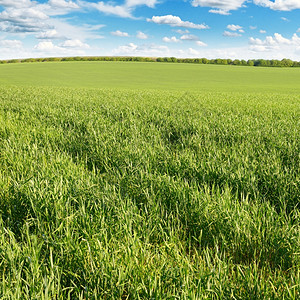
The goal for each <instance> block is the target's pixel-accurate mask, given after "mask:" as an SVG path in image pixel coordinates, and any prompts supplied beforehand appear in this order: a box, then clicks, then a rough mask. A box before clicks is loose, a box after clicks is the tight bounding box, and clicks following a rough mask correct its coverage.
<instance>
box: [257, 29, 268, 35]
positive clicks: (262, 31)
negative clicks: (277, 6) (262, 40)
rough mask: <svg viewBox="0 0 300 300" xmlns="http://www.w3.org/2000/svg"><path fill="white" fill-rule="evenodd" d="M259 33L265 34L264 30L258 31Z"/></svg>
mask: <svg viewBox="0 0 300 300" xmlns="http://www.w3.org/2000/svg"><path fill="white" fill-rule="evenodd" d="M259 33H262V34H264V33H267V32H266V31H265V30H263V29H261V30H260V31H259Z"/></svg>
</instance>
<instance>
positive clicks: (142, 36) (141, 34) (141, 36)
mask: <svg viewBox="0 0 300 300" xmlns="http://www.w3.org/2000/svg"><path fill="white" fill-rule="evenodd" d="M136 37H137V38H138V39H140V40H147V39H148V35H147V34H146V33H144V32H142V31H138V32H137V34H136Z"/></svg>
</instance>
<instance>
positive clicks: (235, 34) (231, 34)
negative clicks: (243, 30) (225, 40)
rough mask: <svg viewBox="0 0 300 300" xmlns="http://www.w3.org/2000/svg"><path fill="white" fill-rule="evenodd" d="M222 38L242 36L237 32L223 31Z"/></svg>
mask: <svg viewBox="0 0 300 300" xmlns="http://www.w3.org/2000/svg"><path fill="white" fill-rule="evenodd" d="M223 36H227V37H239V36H242V35H241V34H240V33H237V32H232V31H226V30H225V31H224V32H223Z"/></svg>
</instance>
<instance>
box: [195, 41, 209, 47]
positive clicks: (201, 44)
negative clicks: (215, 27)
mask: <svg viewBox="0 0 300 300" xmlns="http://www.w3.org/2000/svg"><path fill="white" fill-rule="evenodd" d="M196 44H197V45H198V46H200V47H206V46H207V44H206V43H204V42H202V41H196Z"/></svg>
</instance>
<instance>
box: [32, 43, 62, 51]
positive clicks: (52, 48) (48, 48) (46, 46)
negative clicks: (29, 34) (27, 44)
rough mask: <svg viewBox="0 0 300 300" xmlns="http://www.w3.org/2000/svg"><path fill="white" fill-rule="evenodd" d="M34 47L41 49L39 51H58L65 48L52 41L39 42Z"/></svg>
mask: <svg viewBox="0 0 300 300" xmlns="http://www.w3.org/2000/svg"><path fill="white" fill-rule="evenodd" d="M34 49H35V50H39V51H46V52H53V51H57V50H59V51H61V50H63V48H61V47H58V46H56V45H54V44H53V43H52V42H51V41H47V42H39V43H38V44H37V45H35V46H34Z"/></svg>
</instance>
